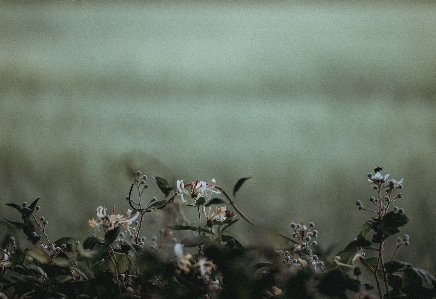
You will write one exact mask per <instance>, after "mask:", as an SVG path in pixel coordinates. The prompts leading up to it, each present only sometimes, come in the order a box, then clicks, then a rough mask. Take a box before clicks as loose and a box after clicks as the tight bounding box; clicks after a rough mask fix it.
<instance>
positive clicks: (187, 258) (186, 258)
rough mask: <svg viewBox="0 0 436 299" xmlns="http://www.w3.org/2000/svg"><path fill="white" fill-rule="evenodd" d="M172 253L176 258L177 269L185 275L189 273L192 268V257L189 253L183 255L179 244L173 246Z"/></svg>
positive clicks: (181, 246)
mask: <svg viewBox="0 0 436 299" xmlns="http://www.w3.org/2000/svg"><path fill="white" fill-rule="evenodd" d="M174 253H175V254H176V256H177V266H178V267H179V269H180V270H182V271H183V272H185V273H189V271H190V270H191V267H192V265H191V258H192V255H191V254H189V253H187V254H183V245H182V244H180V243H177V244H176V245H174Z"/></svg>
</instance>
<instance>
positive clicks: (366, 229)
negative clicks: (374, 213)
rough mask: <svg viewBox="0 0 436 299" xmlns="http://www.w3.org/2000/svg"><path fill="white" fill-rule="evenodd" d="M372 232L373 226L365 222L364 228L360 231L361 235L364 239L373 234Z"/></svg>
mask: <svg viewBox="0 0 436 299" xmlns="http://www.w3.org/2000/svg"><path fill="white" fill-rule="evenodd" d="M371 230H372V227H371V225H370V224H369V223H367V222H365V223H364V224H363V225H362V228H361V230H360V234H359V235H361V236H362V237H365V236H366V235H367V234H369V233H370V232H371Z"/></svg>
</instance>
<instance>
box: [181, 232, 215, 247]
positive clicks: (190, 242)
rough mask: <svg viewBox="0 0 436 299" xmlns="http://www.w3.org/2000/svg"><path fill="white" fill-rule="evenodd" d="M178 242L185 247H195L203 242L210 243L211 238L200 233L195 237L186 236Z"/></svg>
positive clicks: (203, 243)
mask: <svg viewBox="0 0 436 299" xmlns="http://www.w3.org/2000/svg"><path fill="white" fill-rule="evenodd" d="M180 243H181V244H183V245H184V246H185V247H197V246H201V245H205V244H210V243H212V240H211V239H210V238H209V237H207V236H205V235H200V236H196V237H191V238H186V239H184V240H182V241H181V242H180Z"/></svg>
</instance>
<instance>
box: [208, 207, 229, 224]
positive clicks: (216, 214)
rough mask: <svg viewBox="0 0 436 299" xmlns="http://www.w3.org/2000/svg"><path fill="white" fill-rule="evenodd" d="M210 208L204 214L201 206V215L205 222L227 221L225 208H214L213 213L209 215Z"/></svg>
mask: <svg viewBox="0 0 436 299" xmlns="http://www.w3.org/2000/svg"><path fill="white" fill-rule="evenodd" d="M211 210H212V209H211V208H210V207H209V209H208V211H207V212H206V207H205V206H203V214H204V216H206V220H208V221H214V220H217V221H224V220H226V219H227V216H226V212H227V208H226V207H220V208H218V207H216V208H215V209H214V211H213V213H211Z"/></svg>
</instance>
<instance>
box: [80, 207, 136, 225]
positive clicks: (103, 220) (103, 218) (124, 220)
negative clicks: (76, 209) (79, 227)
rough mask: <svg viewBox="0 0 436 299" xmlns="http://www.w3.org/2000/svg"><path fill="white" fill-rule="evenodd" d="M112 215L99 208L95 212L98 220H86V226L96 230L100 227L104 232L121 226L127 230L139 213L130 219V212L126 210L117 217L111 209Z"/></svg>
mask: <svg viewBox="0 0 436 299" xmlns="http://www.w3.org/2000/svg"><path fill="white" fill-rule="evenodd" d="M112 213H113V214H112V215H108V213H107V209H106V208H104V207H102V206H99V207H98V208H97V211H96V214H97V217H98V219H97V220H94V218H92V219H91V220H88V225H89V226H90V227H91V228H92V227H97V228H98V227H99V226H100V225H101V226H103V228H104V229H105V230H113V229H114V228H115V227H117V226H119V225H123V226H124V227H125V228H127V229H128V228H129V226H130V225H131V224H132V222H133V221H135V220H136V219H137V218H138V216H139V212H136V213H135V214H134V215H133V216H132V217H131V214H132V210H130V209H128V210H127V212H126V213H125V214H124V215H119V214H115V208H113V209H112Z"/></svg>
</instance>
